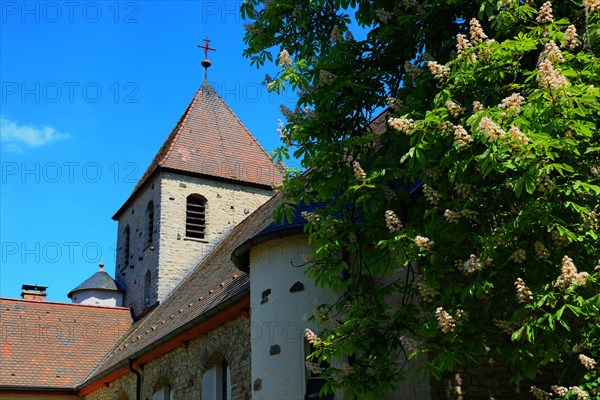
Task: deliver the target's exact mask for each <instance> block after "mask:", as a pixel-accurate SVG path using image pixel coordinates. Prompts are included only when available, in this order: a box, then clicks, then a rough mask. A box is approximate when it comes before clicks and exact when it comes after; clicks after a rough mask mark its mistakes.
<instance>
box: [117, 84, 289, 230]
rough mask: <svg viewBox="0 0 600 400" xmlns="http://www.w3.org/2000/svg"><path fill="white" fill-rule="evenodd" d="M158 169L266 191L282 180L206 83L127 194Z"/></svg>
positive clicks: (244, 129)
mask: <svg viewBox="0 0 600 400" xmlns="http://www.w3.org/2000/svg"><path fill="white" fill-rule="evenodd" d="M159 169H166V170H173V171H176V172H181V173H187V174H193V175H198V176H205V177H208V178H217V179H221V180H227V181H235V182H240V183H245V184H250V185H253V186H259V187H265V188H270V187H272V186H273V185H277V184H279V183H280V182H281V180H282V177H283V174H282V171H281V169H280V168H279V167H278V166H277V164H275V163H274V162H273V161H272V160H271V158H270V156H269V155H268V154H267V152H266V151H265V149H263V147H262V146H261V145H260V144H259V143H258V141H257V140H256V138H255V137H254V136H253V135H252V134H251V133H250V131H248V129H247V128H246V127H245V126H244V124H242V122H241V121H240V120H239V119H238V117H237V116H236V115H235V113H234V112H233V110H231V108H229V106H228V105H227V104H226V103H225V102H224V101H223V99H222V98H221V97H220V96H219V95H218V94H217V92H216V91H215V89H214V88H213V87H212V86H210V85H209V84H208V83H207V82H204V84H203V85H202V86H201V87H200V89H199V90H198V92H196V95H195V96H194V98H193V99H192V101H191V103H190V104H189V106H188V108H187V109H186V110H185V112H184V113H183V115H182V116H181V118H180V119H179V121H178V122H177V125H175V128H173V131H171V134H170V135H169V136H168V137H167V139H166V140H165V142H164V143H163V145H162V146H161V148H160V150H159V151H158V153H157V154H156V156H155V157H154V159H153V160H152V162H151V163H150V166H149V167H148V169H147V170H146V172H144V175H142V177H141V178H140V180H139V182H138V183H137V185H136V187H135V189H134V190H133V193H132V194H131V195H130V198H129V200H128V201H127V202H125V204H124V205H123V206H122V207H121V209H119V211H117V213H116V214H115V216H114V217H113V219H116V218H118V216H119V215H120V214H121V212H123V211H124V209H125V207H126V206H127V205H128V203H129V201H130V200H131V199H132V198H133V197H134V195H135V193H136V192H137V191H138V190H139V189H140V188H141V187H142V186H143V185H144V184H145V183H146V181H147V180H148V178H149V177H150V176H151V175H152V174H154V173H155V172H156V171H158V170H159Z"/></svg>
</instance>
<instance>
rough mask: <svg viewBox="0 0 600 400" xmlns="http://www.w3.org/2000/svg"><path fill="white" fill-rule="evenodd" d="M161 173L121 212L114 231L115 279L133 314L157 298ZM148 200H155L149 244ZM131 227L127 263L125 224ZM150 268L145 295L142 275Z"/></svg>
mask: <svg viewBox="0 0 600 400" xmlns="http://www.w3.org/2000/svg"><path fill="white" fill-rule="evenodd" d="M160 189H161V188H160V176H157V177H156V178H154V180H153V181H152V182H150V183H149V184H148V185H146V187H145V188H144V189H143V190H141V191H140V192H139V193H138V194H137V195H136V199H135V200H134V201H133V202H132V203H131V205H130V206H129V207H128V208H127V209H126V210H125V211H124V212H123V214H122V215H121V217H120V218H119V227H118V232H117V259H116V263H115V265H116V268H115V280H116V281H117V282H119V283H121V284H122V285H123V286H124V287H125V289H126V291H125V296H124V299H123V305H124V306H125V307H130V308H132V309H133V313H134V315H135V316H139V315H140V314H141V313H142V311H143V310H144V308H145V307H147V306H150V305H152V304H155V303H156V302H157V301H158V300H159V297H158V292H157V290H156V288H157V285H158V275H157V274H156V269H157V266H158V250H159V248H158V239H159V224H158V223H159V221H160V214H161V210H160V206H161V204H160V198H161V195H160ZM150 201H153V202H154V229H153V238H152V243H148V218H147V213H146V207H147V206H148V203H149V202H150ZM128 225H129V228H130V242H129V243H130V244H129V263H127V262H126V260H125V254H126V252H127V250H126V244H125V227H126V226H128ZM147 271H150V274H151V280H150V290H149V292H147V293H149V294H150V296H149V297H148V300H146V298H145V296H144V295H145V293H144V292H145V275H146V272H147Z"/></svg>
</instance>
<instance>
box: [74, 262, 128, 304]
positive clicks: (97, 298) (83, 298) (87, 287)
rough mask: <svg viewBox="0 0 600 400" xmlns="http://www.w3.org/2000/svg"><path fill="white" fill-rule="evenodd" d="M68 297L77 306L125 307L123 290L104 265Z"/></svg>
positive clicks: (101, 264)
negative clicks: (105, 269)
mask: <svg viewBox="0 0 600 400" xmlns="http://www.w3.org/2000/svg"><path fill="white" fill-rule="evenodd" d="M67 297H68V298H70V299H72V300H73V303H77V304H86V305H93V306H107V307H121V306H123V289H122V287H121V286H120V285H119V284H118V283H117V282H116V281H115V280H114V279H113V278H111V276H110V275H108V274H107V273H106V272H105V271H104V263H100V269H99V270H98V272H96V273H95V274H94V275H92V276H90V277H89V278H88V279H86V280H85V281H83V282H82V283H81V284H80V285H79V286H77V287H76V288H75V289H73V290H71V291H70V292H69V294H67Z"/></svg>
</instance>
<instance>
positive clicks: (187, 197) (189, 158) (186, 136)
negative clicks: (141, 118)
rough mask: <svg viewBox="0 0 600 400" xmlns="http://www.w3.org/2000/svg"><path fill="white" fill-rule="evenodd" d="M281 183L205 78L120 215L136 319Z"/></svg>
mask: <svg viewBox="0 0 600 400" xmlns="http://www.w3.org/2000/svg"><path fill="white" fill-rule="evenodd" d="M202 65H203V66H204V67H205V68H208V66H210V62H209V61H208V60H204V61H203V62H202ZM281 180H282V172H281V169H280V168H279V167H278V166H277V165H276V164H275V163H273V162H272V160H271V159H270V157H269V155H268V154H267V152H266V151H265V150H264V149H263V148H262V147H261V145H260V144H259V143H258V141H257V140H256V138H255V137H254V136H253V135H252V134H251V133H250V132H249V131H248V129H246V127H245V126H244V125H243V124H242V122H241V121H240V120H239V119H238V118H237V116H236V115H235V114H234V113H233V111H232V110H231V108H229V106H228V105H227V104H226V103H225V102H224V101H223V99H222V98H221V97H220V96H219V95H218V94H217V92H216V91H215V90H214V88H212V87H211V86H210V85H209V84H208V82H207V81H206V79H205V81H204V83H203V84H202V86H201V87H200V89H199V90H198V92H197V93H196V95H195V96H194V98H193V99H192V101H191V103H190V104H189V106H188V107H187V109H186V110H185V112H184V113H183V115H182V116H181V118H180V119H179V121H178V122H177V124H176V125H175V127H174V128H173V130H172V132H171V133H170V135H169V136H168V137H167V139H166V140H165V142H164V143H163V145H162V146H161V148H160V150H159V151H158V153H157V154H156V156H155V157H154V159H153V160H152V162H151V163H150V166H149V167H148V169H147V170H146V172H145V173H144V174H143V175H142V177H141V179H140V180H139V182H138V183H137V185H136V186H135V188H134V190H133V192H132V193H131V195H130V196H129V198H128V199H127V201H125V203H124V204H123V206H122V207H121V208H120V209H119V210H118V211H117V212H116V214H115V215H114V216H113V219H114V220H117V221H118V234H117V255H116V268H115V279H116V280H117V282H118V283H119V284H120V285H121V286H122V287H124V288H125V296H124V300H123V301H124V306H125V307H130V308H131V309H132V310H133V314H134V316H135V318H136V319H138V318H140V317H141V316H143V315H144V314H145V313H147V312H148V311H149V310H151V309H153V308H154V306H155V305H156V304H158V302H159V301H160V300H161V299H162V298H164V297H165V296H166V295H167V294H168V293H169V292H170V291H171V290H172V289H173V288H174V287H175V286H176V285H177V284H178V283H179V282H180V281H181V279H182V278H183V277H184V276H185V275H186V274H187V273H188V272H189V271H190V270H191V269H192V268H193V267H194V266H196V264H197V262H198V261H199V260H200V259H201V258H202V257H203V256H204V255H205V254H207V252H209V251H210V249H211V248H212V247H213V246H214V245H215V244H216V243H217V242H218V241H219V239H221V237H223V235H224V234H225V233H227V232H228V230H229V229H231V228H232V227H233V226H235V225H236V224H238V223H239V222H240V221H241V220H243V219H244V218H245V217H246V216H248V215H249V214H250V213H252V212H253V211H254V210H255V209H257V208H258V207H259V206H261V205H262V204H263V203H264V202H266V201H267V200H268V199H269V198H270V197H271V196H273V194H274V192H273V187H274V186H275V185H277V184H279V183H280V182H281Z"/></svg>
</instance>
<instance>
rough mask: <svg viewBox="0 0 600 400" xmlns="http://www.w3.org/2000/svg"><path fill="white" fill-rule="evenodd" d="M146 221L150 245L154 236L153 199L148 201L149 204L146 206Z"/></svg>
mask: <svg viewBox="0 0 600 400" xmlns="http://www.w3.org/2000/svg"><path fill="white" fill-rule="evenodd" d="M146 222H147V223H148V226H147V228H148V236H146V238H147V240H148V241H147V244H149V245H150V244H152V239H153V237H154V202H153V201H152V200H150V201H149V202H148V206H147V207H146Z"/></svg>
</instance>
